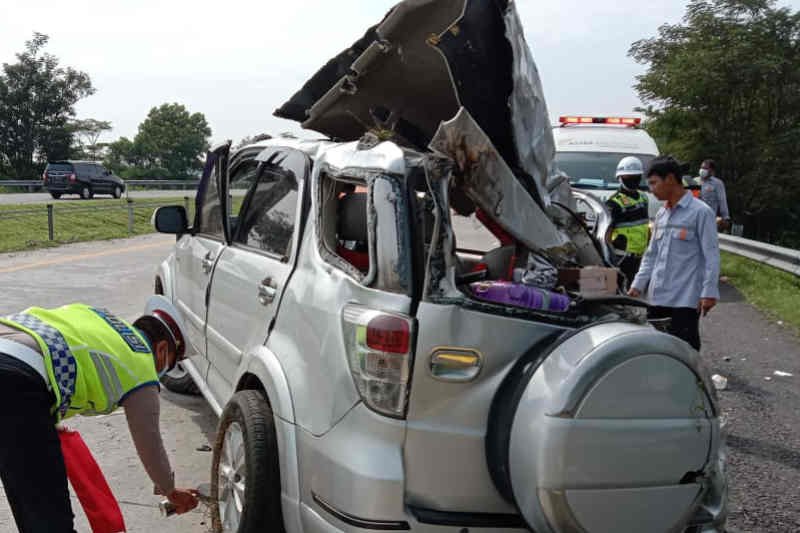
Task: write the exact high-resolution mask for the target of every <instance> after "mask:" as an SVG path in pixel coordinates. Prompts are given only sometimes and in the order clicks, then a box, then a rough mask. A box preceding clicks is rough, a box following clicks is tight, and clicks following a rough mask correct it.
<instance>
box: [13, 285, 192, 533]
mask: <svg viewBox="0 0 800 533" xmlns="http://www.w3.org/2000/svg"><path fill="white" fill-rule="evenodd" d="M184 338H185V336H184V334H183V326H182V325H181V321H180V316H179V315H178V314H177V310H176V309H175V308H174V307H173V306H172V304H170V303H169V301H167V300H166V299H165V298H164V297H163V296H153V297H152V298H151V299H150V301H149V302H148V305H147V311H146V314H145V315H144V316H142V317H140V318H139V319H138V320H136V321H135V322H134V323H133V324H132V325H131V324H128V323H127V322H125V321H123V320H121V319H119V318H117V317H116V316H114V315H113V314H111V313H110V312H109V311H107V310H105V309H98V308H94V307H91V306H88V305H83V304H71V305H66V306H63V307H59V308H57V309H43V308H40V307H31V308H29V309H26V310H25V311H23V312H20V313H16V314H13V315H10V316H7V317H0V405H2V406H3V408H2V410H0V427H2V431H0V478H2V482H3V488H4V489H5V492H6V496H7V497H8V502H9V505H10V507H11V511H12V513H13V514H14V520H15V521H16V523H17V527H18V528H19V530H20V531H21V532H22V533H40V532H41V533H44V532H48V533H73V532H74V523H73V518H74V516H73V513H72V507H71V504H70V497H69V491H68V489H67V474H66V469H65V465H64V458H63V455H62V452H61V446H60V440H59V437H58V434H57V430H56V424H57V423H58V422H60V421H61V420H64V419H66V418H69V417H71V416H74V415H77V414H82V415H86V416H91V415H100V414H109V413H112V412H113V411H115V410H116V409H117V408H118V407H120V406H121V407H123V408H124V409H125V416H126V418H127V421H128V427H129V429H130V432H131V437H132V438H133V443H134V445H135V446H136V451H137V453H138V455H139V458H140V459H141V461H142V464H143V465H144V468H145V470H146V471H147V474H148V475H149V477H150V479H151V480H152V481H153V483H154V484H155V487H156V489H157V492H158V493H160V494H163V495H165V496H166V497H167V499H169V501H170V502H171V503H172V504H173V505H174V506H175V509H176V511H177V513H178V514H181V513H185V512H188V511H190V510H192V509H193V508H195V507H196V506H197V503H198V500H197V495H196V492H195V491H192V490H188V489H180V488H176V487H175V482H174V479H173V475H172V470H171V468H170V464H169V459H168V457H167V454H166V452H165V451H164V444H163V442H162V439H161V433H160V431H159V400H158V391H159V377H160V376H162V375H163V374H164V373H165V372H167V371H169V370H170V369H171V368H173V367H174V366H175V363H176V362H177V361H178V360H180V359H182V358H183V357H184V354H185V344H184Z"/></svg>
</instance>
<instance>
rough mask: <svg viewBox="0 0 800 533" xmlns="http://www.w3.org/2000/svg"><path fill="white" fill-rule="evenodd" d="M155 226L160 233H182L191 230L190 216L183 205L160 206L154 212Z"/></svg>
mask: <svg viewBox="0 0 800 533" xmlns="http://www.w3.org/2000/svg"><path fill="white" fill-rule="evenodd" d="M153 227H154V228H155V229H156V231H158V232H159V233H169V234H173V235H182V234H184V233H186V232H187V231H188V230H189V218H188V217H187V216H186V209H185V208H184V207H183V206H182V205H168V206H166V207H159V208H158V209H156V210H155V212H154V213H153Z"/></svg>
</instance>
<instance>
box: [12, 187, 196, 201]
mask: <svg viewBox="0 0 800 533" xmlns="http://www.w3.org/2000/svg"><path fill="white" fill-rule="evenodd" d="M128 195H129V196H130V197H131V198H171V197H173V196H174V197H177V198H183V197H184V196H189V197H190V198H194V195H195V191H194V190H188V191H177V190H164V191H131V192H130V193H128ZM94 199H95V200H103V199H106V200H112V199H113V198H111V196H110V195H106V194H100V195H97V196H95V197H94ZM80 201H81V199H80V198H79V197H78V195H77V194H73V195H69V196H62V197H61V198H60V199H59V200H53V198H52V197H51V196H50V194H48V193H46V192H32V193H11V194H0V205H14V204H44V203H48V202H51V203H61V202H80Z"/></svg>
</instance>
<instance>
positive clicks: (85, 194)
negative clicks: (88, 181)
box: [81, 185, 94, 200]
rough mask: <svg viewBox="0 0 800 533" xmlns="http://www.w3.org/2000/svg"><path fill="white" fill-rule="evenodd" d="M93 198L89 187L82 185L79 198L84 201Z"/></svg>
mask: <svg viewBox="0 0 800 533" xmlns="http://www.w3.org/2000/svg"><path fill="white" fill-rule="evenodd" d="M93 196H94V193H93V192H92V188H91V187H89V186H88V185H84V186H83V187H82V188H81V198H83V199H84V200H91V199H92V197H93Z"/></svg>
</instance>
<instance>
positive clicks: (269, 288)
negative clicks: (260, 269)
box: [258, 278, 278, 305]
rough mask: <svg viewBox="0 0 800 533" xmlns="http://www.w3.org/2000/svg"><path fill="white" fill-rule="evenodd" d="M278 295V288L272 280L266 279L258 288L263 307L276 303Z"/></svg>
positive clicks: (259, 299)
mask: <svg viewBox="0 0 800 533" xmlns="http://www.w3.org/2000/svg"><path fill="white" fill-rule="evenodd" d="M276 294H278V287H277V285H275V283H274V282H273V281H272V278H265V279H264V280H263V281H262V282H261V284H260V285H259V286H258V302H259V303H260V304H261V305H269V304H271V303H272V302H273V301H275V295H276Z"/></svg>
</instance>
